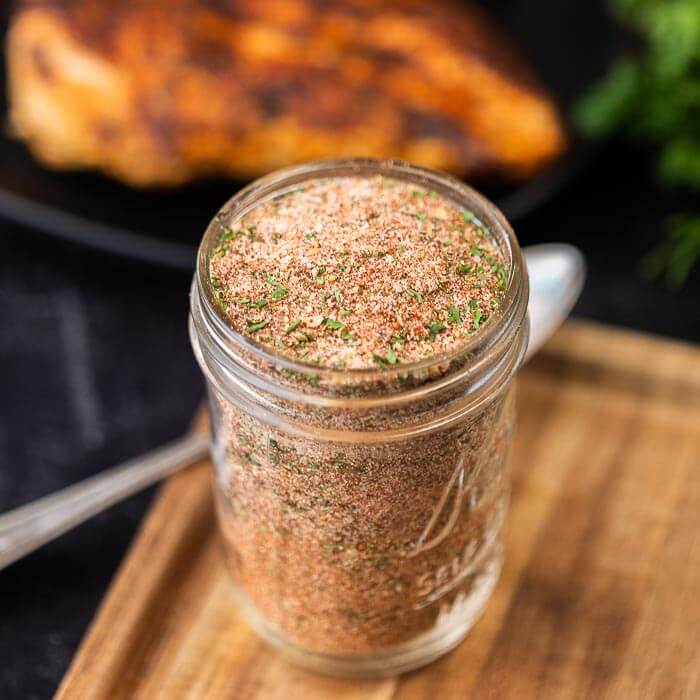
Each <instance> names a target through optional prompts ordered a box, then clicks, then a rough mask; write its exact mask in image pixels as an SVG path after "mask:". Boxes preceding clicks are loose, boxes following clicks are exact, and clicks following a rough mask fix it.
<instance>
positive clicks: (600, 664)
mask: <svg viewBox="0 0 700 700" xmlns="http://www.w3.org/2000/svg"><path fill="white" fill-rule="evenodd" d="M512 474H513V485H514V490H513V501H512V506H511V511H510V516H509V527H508V535H507V542H506V565H505V568H504V571H503V574H502V577H501V580H500V582H499V584H498V586H497V588H496V591H495V593H494V596H493V598H492V599H491V601H490V603H489V604H488V607H487V609H486V612H485V614H484V616H483V617H482V619H481V620H480V621H479V622H478V623H477V625H476V626H475V627H474V629H473V630H472V632H471V633H470V635H469V636H468V637H467V639H466V640H465V641H464V642H463V643H462V644H461V645H460V646H459V647H458V648H457V649H456V650H455V651H454V652H452V653H451V654H449V655H448V656H446V657H444V658H443V659H441V660H439V661H437V662H435V663H433V664H432V665H430V666H428V667H427V668H425V669H422V670H420V671H416V672H414V673H410V674H407V675H405V676H401V677H397V678H389V679H385V680H381V681H372V682H346V681H339V680H334V679H328V678H323V677H319V676H314V675H311V674H309V673H306V672H304V671H300V670H297V669H295V668H293V667H291V666H289V665H288V664H287V663H286V662H285V661H283V660H282V659H281V658H280V657H279V656H278V655H276V654H275V653H274V652H272V651H270V650H269V649H268V648H267V647H266V646H265V645H264V644H263V643H262V642H261V641H259V640H258V639H257V638H256V637H255V636H254V634H253V633H252V632H251V631H250V630H249V628H248V627H247V626H246V624H245V623H244V622H243V620H242V619H241V617H240V616H239V614H238V613H237V611H236V608H235V606H234V605H233V602H232V600H231V594H230V590H229V585H228V581H227V575H226V572H225V571H224V569H223V566H222V562H221V557H220V552H219V548H218V541H217V536H216V530H215V523H214V517H213V512H212V506H211V501H210V492H209V488H210V485H209V478H208V466H207V464H200V465H198V466H197V467H194V468H192V469H189V470H188V471H186V472H184V473H181V474H179V475H177V476H175V477H173V478H171V479H170V481H169V482H168V483H167V484H166V485H165V486H164V487H163V489H162V491H161V492H160V495H159V496H158V498H157V500H156V502H155V504H154V506H153V508H152V510H151V513H150V515H149V516H148V518H147V520H146V521H145V523H144V525H143V527H142V530H141V532H140V534H139V535H138V537H137V539H136V541H135V542H134V544H133V546H132V548H131V550H130V553H129V555H128V556H127V558H126V560H125V562H124V564H123V565H122V567H121V569H120V571H119V573H118V575H117V577H116V578H115V581H114V583H113V585H112V587H111V589H110V591H109V593H108V595H107V596H106V598H105V601H104V603H103V605H102V607H101V609H100V611H99V613H98V615H97V617H96V619H95V621H94V623H93V625H92V627H91V628H90V630H89V633H88V634H87V637H86V639H85V640H84V642H83V644H82V646H81V648H80V650H79V652H78V654H77V656H76V658H75V660H74V662H73V664H72V666H71V668H70V670H69V672H68V674H67V676H66V678H65V679H64V682H63V684H62V686H61V688H60V689H59V692H58V697H59V698H62V699H63V700H65V699H67V698H80V699H81V700H84V699H86V698H105V699H110V700H114V699H118V698H144V699H145V698H148V699H149V700H157V699H160V698H163V699H165V698H167V699H168V700H172V699H173V698H197V699H199V698H203V699H207V700H208V699H210V698H211V699H216V700H220V699H228V698H236V699H237V700H238V699H241V700H250V699H258V698H279V699H280V700H281V699H284V700H289V699H296V698H303V699H304V700H314V699H316V698H334V699H335V698H338V699H340V700H350V699H353V700H354V699H355V698H358V699H359V698H363V699H370V700H388V699H389V698H392V699H395V700H398V699H401V700H404V699H417V698H430V699H431V700H432V699H433V698H440V699H442V698H448V699H452V698H460V699H461V698H472V697H474V698H499V699H501V698H513V699H517V700H524V699H529V698H556V699H557V700H562V699H566V698H616V699H617V698H634V699H635V700H637V699H638V698H698V697H700V350H698V349H697V348H695V347H692V346H689V345H682V344H679V343H671V342H668V341H663V340H657V339H652V338H649V337H647V336H642V335H637V334H632V333H627V332H621V331H614V330H609V329H604V328H602V327H599V326H594V325H591V324H587V323H580V322H578V323H569V324H567V325H566V326H565V327H564V328H563V329H562V330H561V331H560V332H559V333H558V334H557V335H556V336H555V338H554V339H553V340H552V341H550V343H549V344H548V345H547V346H546V347H545V348H544V350H543V351H541V352H540V353H539V354H538V356H537V357H536V358H534V359H533V360H532V361H531V362H530V364H529V365H528V366H527V367H526V368H525V369H524V370H523V371H522V373H521V378H520V383H519V422H518V432H517V437H516V445H515V449H514V459H513V465H512Z"/></svg>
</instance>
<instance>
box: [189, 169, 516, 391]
mask: <svg viewBox="0 0 700 700" xmlns="http://www.w3.org/2000/svg"><path fill="white" fill-rule="evenodd" d="M375 175H381V176H385V177H391V178H394V179H397V180H400V181H405V182H413V183H415V184H417V185H422V186H428V187H430V188H431V189H433V190H435V191H437V192H440V193H441V194H443V195H444V196H446V197H448V198H449V199H451V200H452V201H453V202H454V203H455V204H457V205H458V206H461V207H465V208H468V209H470V210H471V211H473V212H474V213H475V214H476V215H477V217H478V219H479V220H480V221H481V222H482V223H483V224H484V225H485V227H486V230H487V231H488V233H489V235H491V236H492V238H493V239H494V241H495V242H496V243H497V244H498V245H499V248H500V249H501V252H502V253H503V254H504V255H506V256H507V259H508V268H507V269H508V282H507V285H506V289H505V292H504V295H503V298H502V299H501V303H500V304H499V306H498V308H497V309H496V312H495V313H494V314H493V315H492V317H491V318H490V319H489V322H487V323H486V324H484V326H483V330H480V331H479V332H477V333H475V334H474V335H473V336H471V337H470V338H469V339H467V340H465V342H463V343H459V344H458V345H456V346H455V347H453V348H451V349H450V350H447V351H445V352H442V353H439V354H436V355H431V356H430V357H427V358H423V359H421V360H416V361H414V362H410V363H405V364H401V365H397V366H396V367H395V368H393V367H392V368H390V369H384V368H374V367H353V368H344V369H337V368H332V367H325V366H323V365H319V364H314V363H309V362H303V361H300V360H295V359H292V358H290V357H289V356H288V355H285V354H284V353H282V352H277V351H275V350H274V348H272V347H270V346H269V345H266V344H263V343H260V342H258V341H256V340H254V339H253V338H250V337H248V336H246V335H244V334H243V333H240V332H239V331H237V330H235V329H234V328H233V327H232V326H231V325H230V323H229V322H228V319H227V317H226V314H225V312H224V310H223V309H222V308H221V306H220V304H219V303H218V302H217V296H216V291H215V290H214V288H213V285H212V281H211V277H210V273H209V265H210V261H211V254H212V252H213V250H214V248H215V247H216V245H217V244H218V241H219V237H220V235H221V233H222V232H223V230H222V228H223V226H225V225H226V224H227V223H228V222H229V221H231V220H233V219H235V218H239V217H241V216H243V215H245V214H246V213H248V212H249V211H251V210H252V209H254V208H256V207H258V206H259V205H260V204H261V203H262V202H264V201H266V200H268V199H270V198H272V197H275V196H278V195H279V194H281V193H283V192H285V191H287V190H289V189H293V188H295V187H298V186H299V184H301V183H304V182H309V181H312V180H317V179H325V178H333V177H363V176H365V177H371V176H375ZM195 276H196V284H195V287H196V291H197V293H198V296H199V301H200V304H201V306H202V307H203V308H202V310H203V311H204V313H205V314H206V315H207V317H208V320H209V322H210V324H212V325H213V327H214V328H215V329H216V332H217V335H218V336H219V340H220V343H217V344H218V345H220V344H221V343H222V342H223V344H224V345H225V346H230V347H229V348H228V349H229V351H232V352H234V353H235V348H236V347H238V348H240V349H242V350H243V351H246V352H248V353H251V354H252V355H254V356H256V357H258V358H259V359H262V360H264V361H266V362H270V363H274V364H275V365H276V366H278V367H282V368H284V369H285V370H288V371H291V372H297V373H300V374H305V375H311V374H313V375H314V376H316V377H317V378H319V379H323V380H324V381H329V382H331V383H334V384H342V383H345V382H346V381H348V380H351V381H352V382H358V381H361V380H367V381H370V382H371V381H376V380H378V379H379V380H382V379H386V378H387V377H389V376H390V375H391V374H392V370H393V372H394V373H397V372H401V373H419V372H422V371H427V370H430V369H431V368H434V367H436V366H440V365H443V364H449V363H451V362H454V361H455V360H458V359H459V358H462V357H465V356H467V355H469V354H470V353H475V352H479V351H481V350H483V349H486V348H488V347H490V346H491V345H492V344H494V343H497V341H498V339H499V337H500V336H501V335H502V333H504V332H507V329H508V328H509V327H510V326H511V324H512V323H513V322H515V323H518V324H519V323H521V322H522V320H523V317H524V315H525V309H526V306H527V295H528V281H527V271H526V268H525V264H524V260H523V257H522V253H521V251H520V246H519V244H518V241H517V238H516V237H515V233H514V232H513V229H512V228H511V226H510V224H509V223H508V221H507V220H506V218H505V216H504V215H503V214H502V213H501V211H500V210H499V209H498V208H497V207H496V205H495V204H493V203H492V202H491V201H490V200H488V199H487V198H486V197H484V196H483V195H482V194H480V193H479V192H477V191H476V190H475V189H474V188H472V187H470V186H469V185H467V184H465V183H463V182H461V181H460V180H458V179H457V178H455V177H453V176H451V175H448V174H446V173H443V172H439V171H436V170H432V169H430V168H424V167H421V166H417V165H413V164H411V163H408V162H406V161H402V160H396V159H378V158H343V159H333V160H321V161H314V162H311V163H305V164H303V165H295V166H291V167H287V168H283V169H281V170H277V171H275V172H273V173H270V174H269V175H266V176H264V177H262V178H259V179H258V180H255V181H254V182H252V183H251V184H249V185H247V186H246V187H244V188H243V189H242V190H240V191H239V192H238V193H236V194H235V195H233V196H232V197H231V198H230V199H228V200H227V201H226V203H225V204H224V205H223V206H222V207H221V209H220V210H219V211H218V212H217V214H216V215H215V216H214V218H213V219H212V220H211V222H210V223H209V225H208V226H207V229H206V231H205V233H204V236H203V238H202V241H201V243H200V246H199V250H198V253H197V268H196V273H195ZM523 300H525V303H523ZM210 327H212V326H211V325H210Z"/></svg>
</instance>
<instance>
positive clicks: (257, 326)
mask: <svg viewBox="0 0 700 700" xmlns="http://www.w3.org/2000/svg"><path fill="white" fill-rule="evenodd" d="M268 323H270V321H269V320H268V321H258V322H257V323H250V322H248V333H255V331H259V330H260V329H261V328H265V326H266V325H267V324H268Z"/></svg>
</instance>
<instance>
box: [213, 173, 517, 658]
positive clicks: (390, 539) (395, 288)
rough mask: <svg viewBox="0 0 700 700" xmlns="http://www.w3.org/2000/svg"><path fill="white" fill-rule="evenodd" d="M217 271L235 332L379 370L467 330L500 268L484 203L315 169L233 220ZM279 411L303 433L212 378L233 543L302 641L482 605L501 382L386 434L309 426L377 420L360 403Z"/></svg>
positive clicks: (410, 627)
mask: <svg viewBox="0 0 700 700" xmlns="http://www.w3.org/2000/svg"><path fill="white" fill-rule="evenodd" d="M210 275H211V281H212V285H213V286H214V289H215V290H216V294H217V296H218V300H219V303H220V304H221V307H222V310H223V312H224V315H225V318H226V319H227V321H228V322H229V324H230V325H231V327H232V328H233V329H234V330H236V331H238V332H239V333H241V334H244V335H247V336H250V337H252V338H253V339H254V340H255V341H257V342H258V343H259V344H261V345H263V346H266V347H269V348H270V349H273V350H274V351H275V352H276V353H279V354H281V355H283V356H286V357H288V358H290V359H294V360H301V361H303V362H305V363H308V364H311V365H314V366H317V367H319V368H334V369H339V368H341V369H357V368H369V367H373V368H375V369H380V370H384V371H387V373H389V372H388V370H396V369H397V368H400V367H401V366H402V365H408V364H410V363H412V362H415V361H418V360H422V359H424V358H426V357H431V356H440V355H441V354H443V353H445V352H448V351H450V350H454V349H456V348H459V346H460V345H461V344H464V343H465V342H466V341H467V340H469V339H470V338H471V337H472V336H473V335H474V334H476V333H478V332H480V331H481V329H482V328H483V326H484V325H485V324H488V322H489V319H490V318H491V316H492V314H493V313H494V311H495V309H496V308H497V306H498V304H499V303H500V301H501V299H502V297H503V294H504V290H505V287H506V285H507V281H508V269H507V267H506V263H505V259H504V257H503V255H502V253H501V251H500V249H499V246H498V245H497V243H496V242H495V241H494V239H493V238H492V237H491V235H490V234H489V232H488V230H487V229H486V227H485V226H484V224H483V223H482V222H481V221H480V220H479V218H478V217H477V216H476V215H475V214H474V213H473V212H471V211H468V210H465V209H463V208H461V207H459V206H457V205H456V204H455V203H453V202H452V201H451V200H449V199H447V198H445V197H443V196H441V195H439V194H437V193H435V192H431V191H429V190H427V189H424V188H421V187H420V186H417V185H415V184H413V183H410V182H402V181H398V180H393V179H388V178H384V177H364V178H363V177H344V178H334V179H327V180H316V181H311V182H310V183H308V184H306V185H305V186H303V187H299V188H296V189H294V190H292V191H289V192H286V193H283V194H282V195H280V196H277V197H275V198H273V199H270V200H268V201H265V202H263V203H262V204H260V205H259V206H257V207H256V208H254V209H253V210H251V211H250V212H249V213H248V214H247V215H246V216H245V217H243V218H241V219H239V220H235V221H233V222H231V225H230V227H227V228H226V230H225V232H224V233H223V235H222V236H221V239H220V241H219V244H218V246H217V248H216V249H215V251H214V253H213V255H212V257H211V261H210ZM260 371H262V370H260ZM450 371H451V370H450ZM458 393H459V392H458V391H457V393H455V394H454V395H452V396H448V397H445V396H442V397H441V399H440V403H436V402H435V399H429V398H427V399H424V400H420V401H418V402H416V403H414V404H412V405H410V407H409V408H408V409H406V408H404V409H402V410H396V409H391V408H387V409H385V410H383V411H382V410H381V409H380V410H379V411H378V412H375V414H374V415H373V416H372V417H371V420H369V423H371V429H372V430H373V431H375V433H376V431H382V430H390V429H392V428H395V427H396V426H400V425H411V424H414V423H420V422H421V421H425V420H427V419H428V418H429V417H430V416H433V415H437V413H438V412H439V411H440V410H442V407H443V406H442V404H443V403H444V402H445V401H447V402H449V401H452V400H456V398H457V397H458ZM276 409H277V410H278V411H279V413H280V414H281V415H283V416H285V417H286V418H288V419H289V420H291V421H294V422H296V423H301V424H304V425H306V426H307V427H308V430H307V432H306V434H305V435H301V436H300V435H299V433H298V432H296V433H294V434H292V433H291V432H289V431H286V430H285V429H284V428H283V427H273V426H272V425H270V424H269V423H268V422H266V421H265V420H263V419H261V418H260V417H259V416H256V415H254V414H253V413H251V412H249V411H244V410H241V408H240V407H239V406H238V405H235V404H234V403H232V402H230V401H228V400H227V399H226V398H225V397H224V396H223V395H221V394H219V393H218V392H217V391H216V390H215V389H214V390H213V391H212V410H213V413H214V414H215V416H216V419H215V424H216V426H217V427H216V433H217V435H216V449H215V457H216V462H217V482H218V489H217V492H218V499H217V500H218V510H219V515H220V520H221V523H222V527H223V532H224V535H225V539H226V542H227V553H228V555H229V561H230V565H231V569H232V572H233V575H234V579H235V582H236V585H237V588H238V590H239V592H240V593H241V596H242V598H243V599H244V600H245V601H246V603H247V604H250V605H252V607H253V608H254V609H255V610H256V612H257V614H258V616H259V617H261V618H262V619H264V620H265V624H266V625H268V626H269V627H270V628H271V629H273V630H274V633H275V634H276V635H278V636H282V637H283V638H285V639H286V640H288V641H290V642H291V643H293V644H295V645H297V646H300V647H302V648H304V649H307V650H311V651H314V652H318V653H322V654H334V655H353V654H366V653H371V652H375V651H378V650H386V649H391V648H398V647H399V645H402V644H405V643H410V642H412V641H415V640H416V639H417V638H419V637H420V636H421V635H424V634H425V635H431V634H433V635H434V634H436V633H437V632H439V631H440V630H441V629H445V628H446V627H448V626H449V625H450V624H452V623H453V622H454V621H455V620H459V619H465V618H466V617H469V616H470V615H471V616H472V617H474V615H475V614H476V612H477V610H478V609H480V606H481V605H483V603H484V601H485V599H486V597H487V596H488V593H489V592H490V589H491V587H492V586H493V584H494V582H495V579H496V577H497V574H498V570H499V568H500V556H501V555H500V533H501V525H502V522H503V518H504V515H505V510H506V505H507V500H508V484H507V480H506V479H505V478H503V470H504V466H505V463H506V456H507V452H508V448H509V445H510V436H511V431H512V426H513V411H512V400H511V399H510V398H509V394H508V392H501V393H499V394H497V395H495V396H493V397H491V398H490V400H488V401H486V402H484V403H483V405H482V406H480V407H479V409H478V410H477V411H474V412H471V413H470V414H469V415H468V417H466V418H465V419H464V420H463V421H462V422H460V423H459V424H457V425H453V424H451V425H450V426H448V427H446V428H444V429H437V430H433V431H430V432H427V433H420V434H418V433H417V434H415V435H413V436H408V437H406V438H405V439H401V440H391V441H386V442H382V441H381V440H377V439H371V440H370V439H368V440H362V439H358V440H355V441H353V442H347V441H345V442H343V441H338V442H334V441H333V440H327V439H320V438H319V439H316V438H315V437H314V429H313V426H331V427H333V428H334V429H336V430H346V431H363V430H366V429H367V426H368V418H367V416H366V415H365V414H363V413H362V412H353V411H350V410H347V411H345V410H342V409H337V408H327V409H326V408H318V407H315V408H313V409H311V408H309V407H308V406H306V405H303V404H300V403H299V402H294V401H278V402H277V403H276Z"/></svg>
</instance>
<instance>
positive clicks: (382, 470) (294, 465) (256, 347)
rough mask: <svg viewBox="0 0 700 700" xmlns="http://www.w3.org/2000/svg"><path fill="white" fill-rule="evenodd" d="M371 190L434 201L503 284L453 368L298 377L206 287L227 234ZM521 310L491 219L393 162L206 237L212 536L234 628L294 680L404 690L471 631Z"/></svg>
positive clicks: (310, 174)
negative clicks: (409, 192) (479, 235)
mask: <svg viewBox="0 0 700 700" xmlns="http://www.w3.org/2000/svg"><path fill="white" fill-rule="evenodd" d="M373 175H384V176H387V177H391V178H394V179H399V180H404V181H410V182H414V183H417V184H418V185H420V186H422V187H426V188H428V189H430V190H435V191H437V192H438V193H440V194H441V195H443V196H446V197H448V198H450V199H451V200H452V201H454V202H455V203H456V204H458V205H459V206H462V207H464V208H467V209H469V210H471V211H472V212H474V213H475V214H476V216H477V217H478V218H479V219H480V221H481V223H482V224H483V225H484V226H485V227H486V228H487V229H488V230H489V231H490V234H491V235H492V237H493V238H494V240H495V241H496V243H497V245H498V246H499V247H500V249H501V252H502V254H503V257H504V259H505V260H506V261H507V263H508V270H509V279H508V282H507V287H506V291H505V293H504V296H503V299H502V301H501V303H500V305H499V307H498V308H497V310H496V311H495V312H494V314H493V315H492V316H491V318H490V320H489V322H488V323H487V324H486V325H485V326H484V327H483V329H482V330H480V331H479V332H478V333H476V334H475V335H474V336H473V337H472V338H470V339H469V340H468V341H467V342H465V344H463V345H462V346H460V347H458V348H457V349H455V350H453V351H451V352H449V353H445V354H442V355H439V356H433V357H430V358H428V359H424V360H421V361H419V362H415V363H412V364H406V365H400V364H399V365H395V366H391V367H389V368H387V369H351V370H338V369H325V368H320V367H318V366H313V365H309V364H305V363H303V362H299V361H295V360H292V359H290V358H289V357H286V356H283V355H281V354H277V353H276V352H275V351H274V350H273V349H272V348H270V347H264V346H262V345H261V344H258V343H257V342H256V341H255V340H253V339H252V338H250V337H246V336H244V335H241V334H239V333H237V332H236V331H235V330H233V328H232V327H231V326H230V325H228V324H227V321H226V316H225V313H224V312H223V311H222V310H221V308H220V306H219V304H218V302H217V290H216V289H214V288H213V286H212V282H211V280H210V275H209V262H210V257H211V255H212V253H213V251H214V249H215V247H216V245H217V242H218V240H219V238H220V236H221V235H222V233H223V232H224V231H225V229H226V226H227V224H228V223H229V222H231V221H232V220H234V219H238V218H239V217H241V216H243V215H244V214H245V213H246V212H248V211H250V210H251V209H253V208H254V207H256V206H257V205H259V204H260V203H261V202H263V201H265V200H267V199H269V198H271V197H275V196H279V195H281V194H283V193H285V192H287V191H289V190H291V189H294V188H296V187H298V186H299V185H300V184H301V183H304V182H307V181H309V180H312V179H316V178H332V177H342V176H360V177H362V176H373ZM527 298H528V283H527V272H526V269H525V266H524V264H523V259H522V255H521V252H520V249H519V247H518V243H517V240H516V238H515V236H514V234H513V231H512V230H511V228H510V226H509V225H508V223H507V221H506V220H505V218H504V217H503V215H502V214H501V213H500V212H499V211H498V210H497V209H496V208H495V207H494V205H493V204H491V203H490V202H489V201H487V200H486V199H485V198H484V197H482V196H481V195H479V194H478V193H477V192H475V191H474V190H473V189H471V188H470V187H467V186H466V185H464V184H463V183H461V182H459V181H458V180H456V179H454V178H452V177H449V176H447V175H445V174H442V173H437V172H434V171H430V170H426V169H423V168H418V167H415V166H412V165H409V164H406V163H402V162H397V161H375V160H365V159H350V160H340V161H326V162H321V163H312V164H308V165H303V166H299V167H293V168H288V169H285V170H282V171H279V172H276V173H273V174H271V175H269V176H267V177H264V178H262V179H260V180H258V181H256V182H254V183H253V184H251V185H250V186H248V187H247V188H245V189H244V190H242V191H241V192H240V193H239V194H237V195H236V196H235V197H233V198H232V199H231V200H229V201H228V202H227V203H226V204H225V205H224V207H223V208H222V209H221V211H220V212H219V213H218V214H217V216H216V217H215V218H214V220H213V221H212V223H211V224H210V226H209V228H208V229H207V231H206V233H205V235H204V239H203V241H202V244H201V247H200V249H199V257H198V263H197V271H196V274H195V278H194V283H193V287H192V295H191V318H190V334H191V339H192V345H193V347H194V351H195V355H196V357H197V360H198V362H199V364H200V366H201V368H202V370H203V371H204V374H205V376H206V379H207V386H208V393H209V403H210V414H211V426H212V431H213V448H212V455H213V460H214V464H215V479H214V492H215V499H216V507H217V513H218V520H219V524H220V528H221V531H222V533H223V539H224V547H225V552H226V555H227V561H228V566H229V569H230V572H231V575H232V578H233V582H234V590H235V594H236V598H237V600H238V603H239V604H240V607H241V610H242V611H243V613H244V614H245V616H246V618H247V620H248V621H249V623H250V624H251V626H252V627H253V628H254V629H255V630H256V631H257V632H258V633H259V634H260V636H262V637H263V638H264V639H266V640H267V641H268V642H270V643H271V644H272V645H274V646H275V647H277V648H278V649H280V650H281V651H282V652H283V653H284V654H285V655H286V656H287V657H288V658H290V659H291V660H292V661H293V662H296V663H298V664H300V665H302V666H305V667H307V668H309V669H312V670H315V671H318V672H321V673H327V674H332V675H341V676H350V677H370V676H378V675H389V674H395V673H400V672H403V671H407V670H410V669H413V668H416V667H418V666H421V665H423V664H425V663H428V662H429V661H431V660H433V659H435V658H437V657H438V656H440V655H441V654H444V653H445V652H447V651H448V650H449V649H451V648H453V647H454V646H455V645H456V644H458V643H459V641H460V640H461V639H462V638H463V637H464V636H465V635H466V633H467V632H468V631H469V629H470V628H471V626H472V625H473V624H474V622H475V621H476V619H477V618H478V616H479V614H480V613H481V611H482V609H483V608H484V605H485V604H486V601H487V600H488V598H489V596H490V594H491V591H492V590H493V587H494V585H495V583H496V580H497V578H498V575H499V572H500V569H501V563H502V556H503V554H502V536H503V523H504V519H505V514H506V511H507V508H508V499H509V483H508V478H507V475H506V474H505V469H506V465H507V457H508V452H509V449H510V445H511V441H512V433H513V425H514V406H513V404H514V401H513V391H512V386H513V377H514V374H515V372H516V371H517V369H518V368H519V366H520V364H521V362H522V359H523V355H524V352H525V349H526V346H527V340H528V325H527V318H526V307H527Z"/></svg>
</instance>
